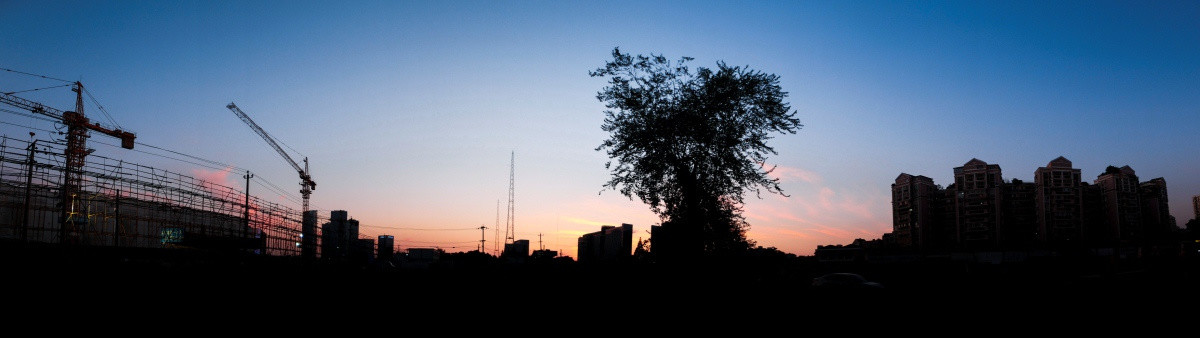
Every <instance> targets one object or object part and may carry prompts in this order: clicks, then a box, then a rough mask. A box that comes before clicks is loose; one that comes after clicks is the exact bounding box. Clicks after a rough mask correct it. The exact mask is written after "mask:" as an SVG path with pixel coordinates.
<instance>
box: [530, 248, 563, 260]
mask: <svg viewBox="0 0 1200 338" xmlns="http://www.w3.org/2000/svg"><path fill="white" fill-rule="evenodd" d="M555 257H558V251H555V250H547V249H542V250H533V253H532V254H530V255H529V259H530V260H532V261H535V262H545V261H550V260H553V259H554V258H555Z"/></svg>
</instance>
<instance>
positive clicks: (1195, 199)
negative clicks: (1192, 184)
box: [1192, 195, 1200, 220]
mask: <svg viewBox="0 0 1200 338" xmlns="http://www.w3.org/2000/svg"><path fill="white" fill-rule="evenodd" d="M1192 210H1193V212H1194V213H1195V216H1192V219H1197V220H1200V195H1196V196H1192Z"/></svg>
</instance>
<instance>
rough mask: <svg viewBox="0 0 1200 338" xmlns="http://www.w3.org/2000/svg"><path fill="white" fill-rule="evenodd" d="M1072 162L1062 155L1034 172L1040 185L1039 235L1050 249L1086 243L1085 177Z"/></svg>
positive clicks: (1038, 185)
mask: <svg viewBox="0 0 1200 338" xmlns="http://www.w3.org/2000/svg"><path fill="white" fill-rule="evenodd" d="M1081 173H1082V171H1080V170H1079V169H1075V168H1073V167H1072V166H1071V161H1070V160H1067V159H1066V158H1064V157H1062V156H1059V157H1058V158H1056V159H1054V160H1052V161H1050V163H1049V164H1047V165H1046V166H1045V167H1041V168H1038V169H1037V170H1036V171H1034V172H1033V179H1034V182H1035V184H1036V185H1037V234H1036V238H1037V240H1038V241H1039V242H1041V243H1044V244H1046V245H1047V246H1050V247H1059V246H1072V245H1079V244H1082V242H1083V240H1084V237H1083V236H1084V235H1083V232H1084V228H1083V225H1084V223H1083V222H1084V213H1083V211H1084V210H1083V176H1082V174H1081Z"/></svg>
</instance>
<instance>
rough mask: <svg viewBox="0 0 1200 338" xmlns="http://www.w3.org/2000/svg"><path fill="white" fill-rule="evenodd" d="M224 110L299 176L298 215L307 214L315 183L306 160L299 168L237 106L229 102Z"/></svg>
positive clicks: (269, 136) (305, 159)
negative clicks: (301, 208) (301, 201)
mask: <svg viewBox="0 0 1200 338" xmlns="http://www.w3.org/2000/svg"><path fill="white" fill-rule="evenodd" d="M225 108H229V110H231V111H233V113H234V114H237V116H238V118H241V119H242V122H246V124H247V125H249V126H250V129H253V130H254V132H255V133H257V134H258V136H261V137H262V138H263V140H266V141H267V144H270V145H271V147H272V148H275V151H277V152H279V155H280V156H283V159H284V160H287V162H288V164H291V165H292V169H295V170H296V172H298V173H299V174H300V195H301V196H302V197H303V198H304V211H303V213H302V214H300V215H301V216H303V215H304V214H307V213H308V196H309V195H311V194H312V191H313V190H314V189H317V183H316V182H313V180H312V177H311V176H309V175H308V158H307V157H305V158H304V167H303V168H301V167H300V165H299V164H297V163H296V161H295V160H293V159H292V156H290V155H288V153H287V152H286V151H283V148H281V147H279V144H278V143H276V142H275V139H274V138H271V135H268V134H267V132H266V131H264V130H263V129H262V127H259V126H258V124H257V123H254V120H251V119H250V116H248V115H246V113H245V112H242V110H241V109H240V108H238V106H237V105H235V104H233V102H230V103H229V104H228V105H225Z"/></svg>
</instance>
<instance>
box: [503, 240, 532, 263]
mask: <svg viewBox="0 0 1200 338" xmlns="http://www.w3.org/2000/svg"><path fill="white" fill-rule="evenodd" d="M501 257H504V258H507V259H509V260H510V261H524V260H525V259H526V258H529V240H528V239H518V240H515V241H513V242H512V243H505V244H504V253H503V254H501Z"/></svg>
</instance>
